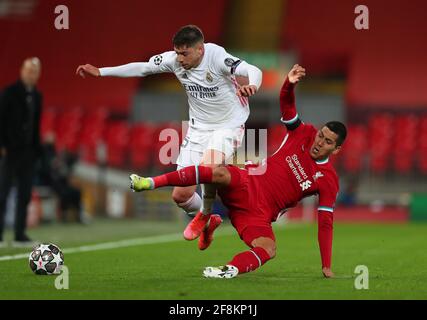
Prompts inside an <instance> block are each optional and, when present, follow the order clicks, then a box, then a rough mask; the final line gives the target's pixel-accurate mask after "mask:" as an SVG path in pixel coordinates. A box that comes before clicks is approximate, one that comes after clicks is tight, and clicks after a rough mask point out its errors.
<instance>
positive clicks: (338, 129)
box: [325, 121, 347, 147]
mask: <svg viewBox="0 0 427 320" xmlns="http://www.w3.org/2000/svg"><path fill="white" fill-rule="evenodd" d="M325 127H328V129H329V130H331V131H332V132H334V133H335V134H337V135H338V138H337V141H336V142H337V147H338V146H340V145H342V144H343V142H344V140H345V138H346V137H347V128H346V127H345V125H344V124H343V123H342V122H339V121H329V122H327V123H326V124H325Z"/></svg>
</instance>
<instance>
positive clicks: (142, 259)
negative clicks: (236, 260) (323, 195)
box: [0, 220, 427, 300]
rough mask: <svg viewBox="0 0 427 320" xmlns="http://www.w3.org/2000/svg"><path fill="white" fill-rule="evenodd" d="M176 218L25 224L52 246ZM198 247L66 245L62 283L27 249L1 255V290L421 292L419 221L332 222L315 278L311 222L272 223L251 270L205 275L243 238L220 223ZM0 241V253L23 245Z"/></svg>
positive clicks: (31, 293)
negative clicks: (362, 270)
mask: <svg viewBox="0 0 427 320" xmlns="http://www.w3.org/2000/svg"><path fill="white" fill-rule="evenodd" d="M183 227H184V225H183V224H181V223H174V224H172V223H159V222H157V223H153V222H146V221H139V220H130V221H129V220H124V221H113V220H101V221H95V223H93V224H92V225H89V226H77V225H54V226H44V227H42V228H39V229H36V230H31V231H30V232H29V234H30V235H31V236H32V237H33V238H37V239H40V240H43V241H44V242H49V241H51V242H55V243H57V244H58V245H59V246H60V247H61V248H63V249H65V248H68V247H76V246H80V245H86V244H92V243H99V242H105V241H116V240H123V239H129V238H136V237H138V238H140V237H144V236H153V235H159V234H169V233H180V232H181V231H182V228H183ZM220 229H222V230H219V232H218V234H217V235H216V238H215V241H214V243H213V244H212V247H211V248H209V249H208V250H206V251H204V252H200V251H199V250H198V249H197V243H196V241H193V242H188V241H184V240H177V241H172V242H168V243H159V244H146V245H137V246H131V247H125V248H117V249H107V250H101V251H92V252H82V253H72V254H68V255H67V254H65V265H66V266H67V267H68V268H69V271H70V275H69V286H70V287H69V290H56V289H55V287H54V281H55V278H56V277H55V276H36V275H34V274H33V273H32V272H31V271H30V268H29V266H28V260H27V259H18V260H10V261H0V270H1V277H0V288H2V290H1V291H0V299H185V300H187V299H268V300H271V299H427V288H426V286H425V284H426V283H427V270H426V266H427V255H426V254H425V252H426V251H425V249H426V244H425V235H426V234H427V225H422V224H419V225H416V224H409V225H378V224H376V225H351V224H336V225H335V232H334V247H333V270H334V272H335V274H336V278H335V279H324V278H323V276H322V274H321V271H320V255H319V250H318V245H317V229H316V226H315V225H291V224H288V225H285V226H278V227H276V228H275V232H276V236H277V247H278V250H277V257H276V258H275V259H273V260H271V261H269V262H268V263H267V264H266V265H264V266H263V267H262V268H261V269H258V270H257V271H255V272H252V273H248V274H244V275H241V276H239V277H237V278H234V279H230V280H223V279H205V278H203V277H202V275H201V272H202V270H203V267H205V266H208V265H213V266H216V265H221V264H223V263H226V262H227V261H229V260H231V258H232V257H233V256H234V255H235V254H236V253H238V252H241V251H243V250H246V246H245V245H244V244H243V242H241V241H240V239H239V238H238V236H237V235H236V234H235V233H234V232H233V231H232V230H231V227H230V226H222V227H221V228H220ZM29 251H30V250H28V249H11V248H6V249H0V257H1V256H5V255H10V254H19V253H22V252H24V253H26V252H28V253H29ZM357 265H366V266H367V267H368V268H369V289H368V290H356V289H355V287H354V281H355V277H356V276H357V274H355V273H354V269H355V267H356V266H357Z"/></svg>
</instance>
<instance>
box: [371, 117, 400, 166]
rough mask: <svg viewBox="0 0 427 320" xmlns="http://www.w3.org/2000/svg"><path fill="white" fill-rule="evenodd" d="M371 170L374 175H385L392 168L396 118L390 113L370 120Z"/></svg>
mask: <svg viewBox="0 0 427 320" xmlns="http://www.w3.org/2000/svg"><path fill="white" fill-rule="evenodd" d="M368 126H369V128H368V134H369V142H370V144H369V151H370V168H371V170H372V172H373V173H376V174H383V173H385V172H386V171H387V170H388V169H389V167H390V161H389V160H390V157H391V156H392V154H391V147H392V138H393V133H394V117H393V115H391V114H389V113H379V114H375V115H373V116H371V118H370V119H369V125H368Z"/></svg>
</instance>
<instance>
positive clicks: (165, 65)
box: [99, 51, 176, 77]
mask: <svg viewBox="0 0 427 320" xmlns="http://www.w3.org/2000/svg"><path fill="white" fill-rule="evenodd" d="M175 63H176V53H175V52H174V51H168V52H164V53H162V54H158V55H155V56H152V57H151V58H150V60H148V62H133V63H128V64H125V65H121V66H117V67H104V68H100V69H99V72H100V74H101V76H102V77H145V76H148V75H151V74H156V73H164V72H174V67H175Z"/></svg>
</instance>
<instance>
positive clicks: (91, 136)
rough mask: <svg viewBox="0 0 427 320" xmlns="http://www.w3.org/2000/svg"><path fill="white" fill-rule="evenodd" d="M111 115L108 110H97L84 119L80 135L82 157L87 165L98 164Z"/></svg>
mask: <svg viewBox="0 0 427 320" xmlns="http://www.w3.org/2000/svg"><path fill="white" fill-rule="evenodd" d="M108 116H109V113H108V111H107V110H106V109H103V108H102V109H95V110H91V111H89V112H87V113H86V115H85V116H84V117H83V122H82V129H81V132H80V135H79V143H80V157H81V159H82V161H85V162H87V163H96V162H97V150H98V146H99V143H100V142H102V141H103V140H104V139H105V137H104V135H105V128H106V121H107V118H108Z"/></svg>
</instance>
